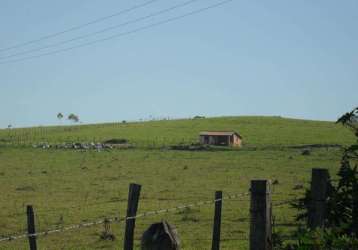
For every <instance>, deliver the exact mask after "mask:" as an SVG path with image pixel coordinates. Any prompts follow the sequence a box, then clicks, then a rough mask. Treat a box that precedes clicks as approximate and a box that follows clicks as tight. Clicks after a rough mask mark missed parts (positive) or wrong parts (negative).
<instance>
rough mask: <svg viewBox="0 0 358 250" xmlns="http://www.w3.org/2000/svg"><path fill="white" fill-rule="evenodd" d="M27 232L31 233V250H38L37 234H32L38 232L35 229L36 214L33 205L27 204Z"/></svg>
mask: <svg viewBox="0 0 358 250" xmlns="http://www.w3.org/2000/svg"><path fill="white" fill-rule="evenodd" d="M26 212H27V233H28V235H29V245H30V250H37V245H36V236H34V235H32V234H35V233H36V229H35V216H34V210H33V208H32V206H31V205H29V206H27V209H26Z"/></svg>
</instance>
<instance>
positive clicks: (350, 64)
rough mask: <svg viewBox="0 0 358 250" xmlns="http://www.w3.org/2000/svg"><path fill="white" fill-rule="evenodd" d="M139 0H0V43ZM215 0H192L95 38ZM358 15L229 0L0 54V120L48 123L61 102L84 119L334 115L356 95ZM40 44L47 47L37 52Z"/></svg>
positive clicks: (310, 5)
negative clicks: (28, 55)
mask: <svg viewBox="0 0 358 250" xmlns="http://www.w3.org/2000/svg"><path fill="white" fill-rule="evenodd" d="M145 1H146V0H132V1H118V0H107V1H101V0H93V1H85V0H76V1H72V0H71V1H70V0H62V1H48V0H33V1H23V0H2V1H1V3H0V30H1V39H0V49H1V48H6V47H9V46H12V45H16V44H19V43H22V42H26V41H29V40H32V39H36V38H38V37H41V36H44V35H47V34H51V33H53V32H57V31H61V30H64V29H67V28H70V27H73V26H75V25H79V24H83V23H86V22H88V21H92V20H94V19H97V18H100V17H103V16H107V15H110V14H113V13H115V12H118V11H120V10H123V9H126V8H129V7H132V6H133V5H136V4H141V3H143V2H145ZM184 1H185V0H171V1H165V0H158V1H157V2H155V3H153V4H150V5H148V6H146V7H144V8H141V9H138V10H136V11H133V12H130V13H126V14H124V15H121V16H117V17H115V18H111V19H108V20H106V21H104V22H100V23H97V24H95V25H90V26H87V27H86V28H83V29H81V30H76V31H75V32H69V33H66V34H63V35H62V36H58V37H55V38H53V39H49V40H45V41H42V42H41V43H36V44H32V45H31V46H27V47H22V48H17V49H14V50H9V51H2V52H0V57H3V56H6V55H10V54H13V53H17V52H21V51H26V50H29V49H32V48H37V47H41V46H44V45H47V44H51V43H54V42H56V41H62V40H66V39H70V38H72V37H75V36H78V35H82V34H87V33H88V32H93V31H96V30H99V29H102V28H105V27H108V26H111V25H115V24H119V23H123V22H125V21H128V20H132V19H135V18H137V17H140V16H143V15H147V14H149V13H152V12H155V11H158V10H161V9H164V8H168V7H170V6H172V5H175V4H177V3H180V2H184ZM219 1H220V0H198V1H197V2H196V3H194V4H192V5H188V6H186V7H184V8H180V9H176V10H175V11H173V12H170V13H167V14H165V15H162V16H158V17H156V18H153V19H150V20H146V21H143V22H141V23H136V24H133V25H128V26H126V27H123V28H122V29H118V30H114V31H112V32H108V33H105V34H101V35H97V36H95V37H93V38H92V39H97V38H102V37H106V36H109V35H112V34H116V33H121V32H124V31H129V30H131V29H135V28H138V27H141V26H143V25H147V24H149V23H151V22H157V21H160V20H164V19H166V18H170V17H172V16H176V15H180V14H183V13H186V12H189V11H192V10H194V9H197V8H202V7H205V6H207V5H210V4H213V3H216V2H219ZM357 13H358V1H356V0H345V1H338V0H336V1H331V0H316V1H312V0H300V1H287V0H277V1H275V0H274V1H264V0H260V1H258V0H257V1H256V0H233V1H232V2H231V3H228V4H226V5H223V6H221V7H218V8H214V9H211V10H208V11H206V12H203V13H201V14H198V15H194V16H190V17H187V18H185V19H182V20H178V21H176V22H172V23H168V24H165V25H162V26H157V27H155V28H152V29H148V30H144V31H141V32H137V33H135V34H131V35H127V36H123V37H120V38H118V39H113V40H109V41H106V42H103V43H98V44H96V45H93V46H89V47H84V48H79V49H76V50H71V51H68V52H65V53H60V54H56V55H51V56H45V57H41V58H37V59H33V60H26V61H21V62H17V63H9V64H0V86H1V88H0V104H1V105H0V115H1V116H0V127H6V126H7V125H8V124H12V125H13V126H15V127H19V126H31V125H46V124H56V123H58V121H57V119H56V114H57V113H58V112H63V113H64V114H68V113H72V112H73V113H76V114H78V115H79V117H80V119H81V120H82V121H83V122H85V123H93V122H107V121H121V120H138V119H140V118H148V117H149V116H153V117H163V116H166V117H167V116H169V117H189V116H193V115H205V116H222V115H281V116H286V117H298V118H306V119H317V120H335V119H336V118H337V117H338V116H339V115H340V114H341V113H343V112H346V111H348V110H350V109H352V108H353V107H354V106H356V105H358V81H357V80H358V14H357ZM86 41H90V39H88V40H86ZM80 42H83V41H77V42H74V43H71V44H68V45H66V46H62V47H60V48H66V47H68V46H69V45H76V44H79V43H80ZM47 51H51V49H48V50H44V51H43V52H47ZM35 54H36V53H34V55H35ZM16 58H17V57H14V58H13V59H16ZM4 61H5V60H4V59H2V60H1V59H0V62H4Z"/></svg>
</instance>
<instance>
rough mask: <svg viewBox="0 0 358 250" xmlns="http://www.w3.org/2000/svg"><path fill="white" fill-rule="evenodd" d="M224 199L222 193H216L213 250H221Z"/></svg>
mask: <svg viewBox="0 0 358 250" xmlns="http://www.w3.org/2000/svg"><path fill="white" fill-rule="evenodd" d="M222 197H223V193H222V191H216V192H215V213H214V225H213V239H212V244H211V250H219V249H220V229H221V207H222Z"/></svg>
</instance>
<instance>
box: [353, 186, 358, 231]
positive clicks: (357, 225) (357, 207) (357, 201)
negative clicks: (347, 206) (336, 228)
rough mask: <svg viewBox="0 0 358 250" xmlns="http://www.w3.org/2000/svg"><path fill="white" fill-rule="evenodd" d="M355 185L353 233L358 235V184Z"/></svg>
mask: <svg viewBox="0 0 358 250" xmlns="http://www.w3.org/2000/svg"><path fill="white" fill-rule="evenodd" d="M353 185H354V186H353V211H352V215H353V218H352V219H353V233H354V234H355V236H356V237H358V184H357V183H355V184H353Z"/></svg>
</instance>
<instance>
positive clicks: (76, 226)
mask: <svg viewBox="0 0 358 250" xmlns="http://www.w3.org/2000/svg"><path fill="white" fill-rule="evenodd" d="M249 194H250V193H249V192H247V193H241V194H235V195H228V196H226V197H223V198H221V199H214V200H208V201H199V202H196V203H192V204H187V205H180V206H177V207H172V208H167V209H160V210H155V211H149V212H144V213H141V214H138V215H136V216H131V217H122V218H119V217H114V218H110V219H108V218H105V219H101V220H97V221H93V222H87V223H81V224H76V225H71V226H67V227H64V228H59V229H53V230H47V231H42V232H38V233H34V234H28V233H24V234H20V235H12V236H7V237H3V238H0V242H4V241H12V240H18V239H22V238H27V237H37V236H46V235H49V234H54V233H62V232H65V231H69V230H75V229H80V228H85V227H90V226H95V225H100V224H103V223H108V222H109V223H119V222H123V221H126V220H133V219H137V218H143V217H147V216H153V215H158V214H165V213H171V212H175V211H178V210H183V209H186V208H192V207H198V206H203V205H208V204H213V203H216V202H218V201H224V200H232V199H236V198H239V197H242V196H246V195H249Z"/></svg>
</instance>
